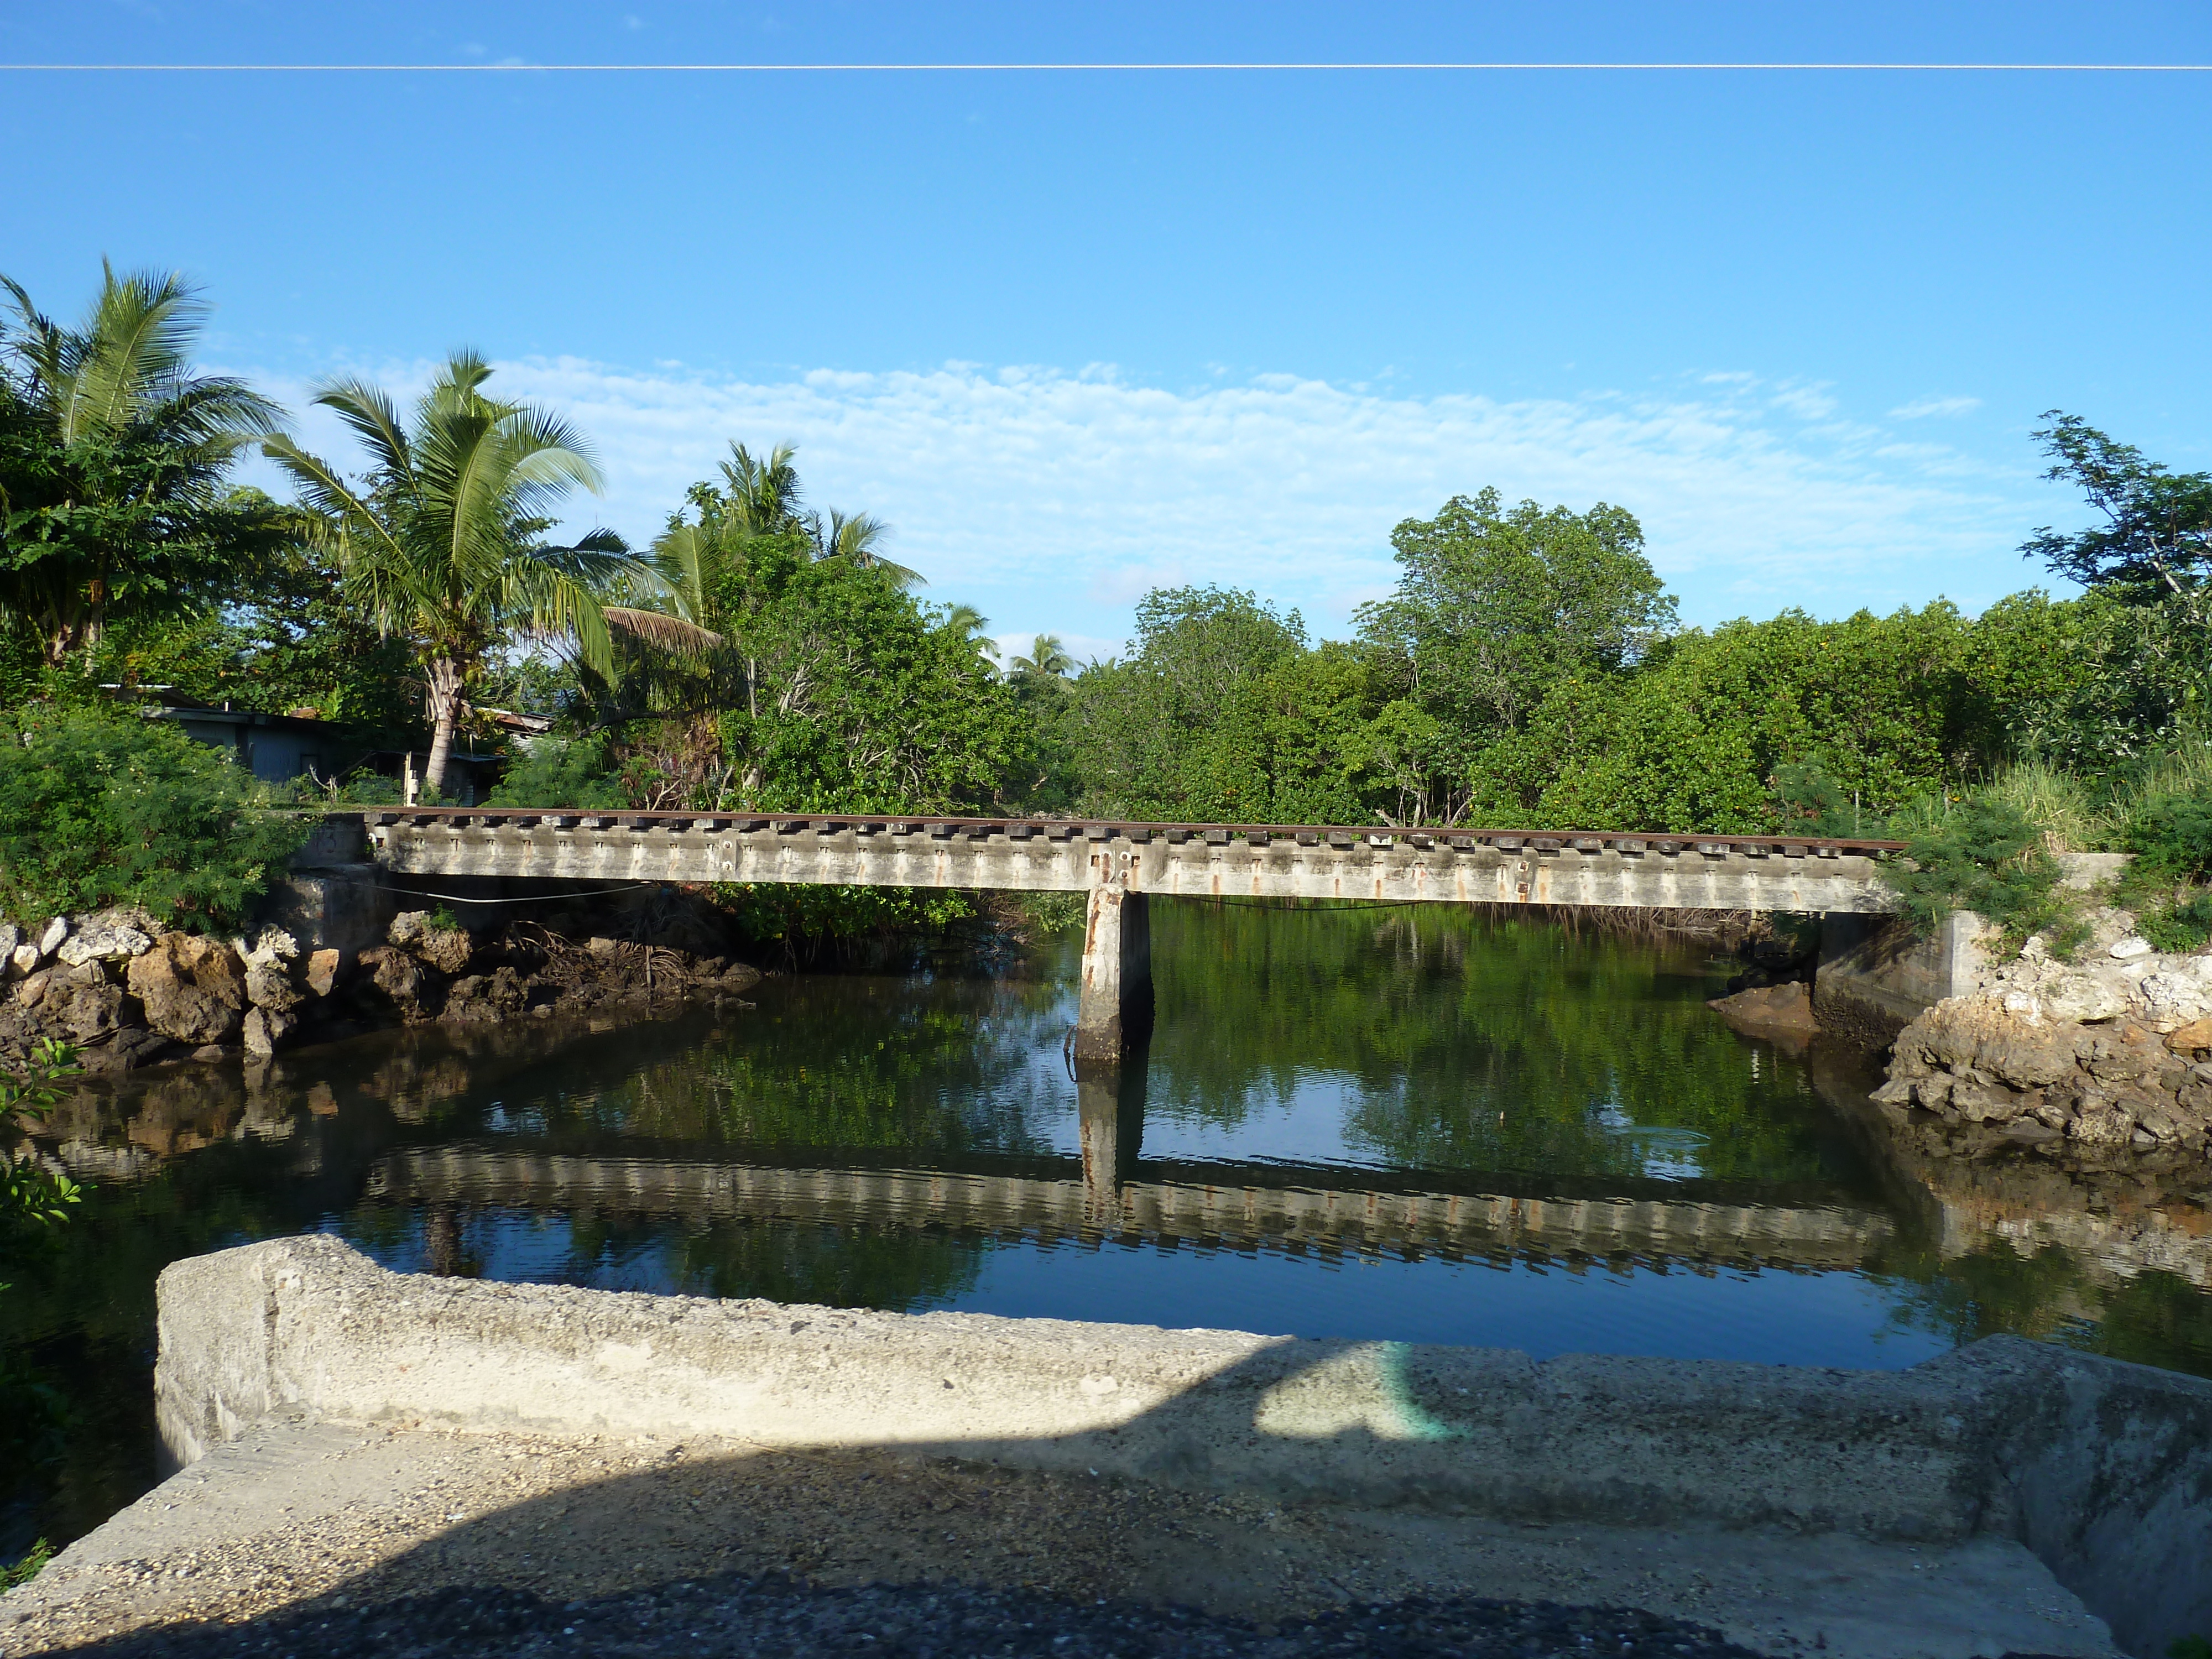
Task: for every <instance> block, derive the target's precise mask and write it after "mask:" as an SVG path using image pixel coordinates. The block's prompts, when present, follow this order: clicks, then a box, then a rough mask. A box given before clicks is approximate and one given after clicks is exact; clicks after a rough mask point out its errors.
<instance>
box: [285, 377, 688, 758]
mask: <svg viewBox="0 0 2212 1659" xmlns="http://www.w3.org/2000/svg"><path fill="white" fill-rule="evenodd" d="M490 374H491V368H490V366H489V364H487V363H485V362H483V359H481V358H480V357H477V356H476V355H475V354H474V353H472V352H466V351H463V352H457V353H455V354H454V356H453V357H452V358H451V360H449V361H448V362H447V364H446V365H445V367H444V368H443V369H442V370H441V372H440V374H439V375H438V378H437V380H435V382H434V383H433V384H432V386H431V387H430V389H429V391H428V392H426V393H424V394H423V396H422V399H421V401H420V402H419V403H418V404H416V410H415V418H414V424H413V429H412V430H411V431H410V430H409V429H408V428H407V426H406V425H404V423H403V422H401V420H400V418H399V415H398V410H397V409H396V408H395V407H394V406H393V404H392V400H391V399H390V398H388V397H386V395H385V393H384V392H382V391H380V389H378V388H377V387H375V386H370V385H368V384H367V383H366V382H363V381H360V380H341V381H337V382H333V383H332V384H331V385H329V386H325V388H324V389H323V390H322V392H320V393H319V395H318V396H317V397H316V398H315V401H316V402H317V403H319V404H322V405H323V406H325V408H328V409H331V410H335V411H336V412H337V416H338V417H339V418H340V419H341V420H342V421H343V422H345V424H346V426H347V427H348V428H350V429H351V430H352V432H353V434H354V435H355V436H356V438H358V439H359V440H360V441H361V443H362V447H364V448H365V449H366V450H367V451H368V459H369V465H368V473H367V475H366V477H365V479H364V480H363V481H362V483H361V484H360V485H359V486H358V487H356V484H355V483H352V482H350V481H349V480H348V478H347V477H345V475H344V474H343V473H342V472H340V471H338V470H337V468H336V467H334V466H332V465H331V464H330V463H328V462H327V461H324V460H321V459H318V458H316V457H315V456H313V455H310V454H308V453H307V452H306V451H305V450H303V449H301V448H300V447H299V446H298V445H296V444H295V443H294V442H292V441H291V440H289V438H283V437H276V438H272V439H270V441H268V442H267V444H266V445H264V448H265V450H266V452H267V453H268V454H269V456H270V459H273V460H275V461H276V463H277V464H278V465H280V466H282V467H283V469H284V470H285V471H286V472H288V473H289V475H290V476H291V477H292V478H293V480H294V481H295V483H297V484H298V486H299V489H300V491H301V505H302V507H303V509H304V511H305V513H306V514H307V526H308V532H307V533H308V536H309V539H310V541H311V543H312V544H313V545H314V546H316V547H317V548H318V549H319V550H323V551H325V552H326V553H328V554H329V555H330V556H331V557H332V558H334V559H335V560H336V562H337V565H338V567H339V568H340V569H341V570H342V571H343V573H344V578H345V585H346V591H347V593H348V596H349V599H352V601H353V602H354V603H355V604H356V605H360V606H361V607H362V611H364V613H365V614H367V615H368V616H370V617H374V619H375V621H376V624H377V626H378V628H379V629H380V631H381V632H383V633H384V634H385V635H387V636H392V637H398V638H401V639H404V640H406V641H408V643H409V645H410V647H412V649H413V651H414V653H415V657H416V662H417V664H418V665H420V666H421V668H422V673H423V678H424V680H425V691H426V702H427V707H428V717H429V724H430V731H431V736H430V754H429V759H428V762H427V763H426V764H425V766H424V768H423V784H424V787H426V788H427V789H428V790H430V791H433V792H435V791H437V790H439V789H441V788H442V787H444V784H445V776H446V761H447V756H448V755H449V754H450V753H451V751H452V749H453V733H454V731H455V729H456V728H457V726H459V722H460V719H461V715H462V712H463V708H464V706H465V702H466V700H467V694H468V690H469V688H470V685H471V683H472V682H473V681H474V680H475V679H476V678H477V676H478V675H480V674H481V673H482V671H483V668H484V665H485V663H486V661H487V659H488V658H489V656H490V655H491V653H493V651H494V650H495V647H499V646H500V645H501V644H502V643H503V642H505V641H507V640H509V639H510V638H512V637H513V636H514V635H518V634H526V635H532V636H536V637H541V638H551V639H556V640H562V641H573V643H574V648H575V649H576V651H577V653H578V654H579V656H580V659H581V660H582V661H583V663H584V664H585V665H586V666H588V667H590V668H592V669H594V670H597V671H599V672H601V673H605V672H607V671H610V670H611V668H612V665H613V653H612V650H611V644H610V641H609V637H608V632H607V623H606V619H605V616H604V615H603V614H602V611H601V600H600V593H601V592H602V590H604V589H605V588H606V587H607V586H610V585H611V584H612V583H614V582H616V581H617V580H621V579H623V578H625V577H628V578H631V579H636V578H638V577H640V576H641V575H642V574H644V567H643V566H642V565H641V563H639V562H637V561H636V560H634V559H632V558H631V557H630V556H629V554H628V552H627V550H625V549H624V548H623V544H622V542H621V540H620V538H617V537H616V536H615V535H614V534H613V533H612V532H607V531H594V532H592V534H590V535H588V536H586V537H585V538H582V539H581V540H580V541H579V542H578V543H576V544H574V546H570V547H555V546H549V545H548V544H546V543H545V542H544V540H543V539H542V538H543V536H544V532H545V531H546V529H547V528H548V527H549V526H550V522H551V521H550V520H549V519H548V518H546V517H544V513H545V512H546V511H547V510H548V509H550V507H553V506H554V505H555V504H556V503H557V502H558V501H560V500H561V498H562V496H564V495H566V494H567V493H568V491H569V490H570V489H575V488H579V487H580V488H583V489H589V490H592V491H593V492H597V491H598V489H599V488H600V480H599V469H598V467H597V466H596V465H594V464H593V463H592V459H591V455H590V453H589V450H588V447H587V446H586V443H585V441H584V439H583V438H582V436H581V435H580V434H578V433H577V432H576V431H575V430H574V428H571V427H570V426H569V425H568V422H565V421H562V420H561V419H559V418H558V417H557V416H553V415H550V414H549V413H547V412H545V411H544V410H538V409H533V408H532V407H530V406H528V405H526V404H511V403H504V402H501V401H499V400H497V399H495V398H488V397H486V396H485V395H484V393H483V389H482V388H483V383H484V381H485V380H487V379H489V377H490Z"/></svg>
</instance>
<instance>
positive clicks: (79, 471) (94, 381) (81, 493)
mask: <svg viewBox="0 0 2212 1659" xmlns="http://www.w3.org/2000/svg"><path fill="white" fill-rule="evenodd" d="M0 287H4V288H5V289H7V291H8V294H9V296H10V297H11V298H12V300H13V301H14V312H15V316H14V319H13V320H12V322H11V323H8V324H0V423H3V424H4V425H5V427H6V428H7V434H6V443H5V446H4V447H5V449H6V452H7V453H6V454H5V456H4V458H0V614H4V615H5V616H7V617H20V618H21V619H23V620H25V621H27V622H28V623H31V624H32V625H33V626H34V627H35V628H36V629H37V630H38V633H39V636H40V650H41V653H42V654H43V655H44V657H45V659H46V662H47V663H48V664H49V665H52V666H59V665H61V664H62V663H63V662H64V661H65V660H67V659H69V658H70V656H71V655H73V654H76V653H80V652H82V653H84V654H85V656H86V657H87V659H88V662H87V665H88V666H89V665H90V663H89V659H90V657H91V655H92V653H94V651H96V650H97V649H98V647H99V645H100V636H101V634H102V632H103V631H104V629H105V628H106V623H107V619H108V617H109V615H110V614H111V612H112V611H115V610H116V609H117V608H118V607H136V608H138V609H140V610H146V611H153V610H161V609H174V608H177V607H179V606H182V605H190V604H191V603H194V602H196V601H199V602H204V601H206V600H208V599H210V598H211V597H212V595H213V593H214V592H215V591H216V589H217V588H218V587H220V586H222V584H223V583H225V582H226V581H228V580H234V579H235V578H236V576H237V575H238V574H240V565H241V562H251V557H252V555H254V554H255V553H257V552H258V550H261V549H264V548H266V547H268V546H270V545H272V544H274V543H275V541H276V515H275V513H274V512H273V510H272V509H270V507H268V505H267V504H266V503H265V502H259V501H254V500H252V499H246V500H237V499H233V498H232V497H231V496H230V495H229V491H228V485H227V483H226V482H225V479H226V475H227V474H228V471H229V470H230V467H231V465H232V463H233V462H234V461H235V460H236V459H238V457H239V455H240V453H242V452H243V451H244V450H245V449H246V447H248V446H249V445H251V444H252V442H254V441H256V440H258V439H260V438H264V437H266V436H268V435H270V434H273V433H275V432H276V430H277V428H278V427H279V425H280V423H281V421H282V411H281V410H278V409H277V407H276V405H275V404H272V403H270V401H269V400H268V399H267V398H264V397H262V396H261V395H260V394H259V393H258V392H255V391H253V390H252V388H251V387H250V386H246V383H245V382H244V381H242V380H232V379H230V378H228V377H227V376H222V375H210V374H193V373H192V372H191V349H192V345H193V343H194V341H195V339H196V338H197V335H198V333H199V331H200V329H201V327H202V325H204V323H205V321H206V319H207V316H208V312H209V307H208V305H207V303H206V302H205V301H204V300H203V299H202V298H201V297H200V295H199V291H198V290H197V289H195V288H193V287H192V286H191V284H190V283H186V282H185V280H184V279H183V278H182V277H181V276H175V275H173V274H172V275H168V276H161V275H156V274H155V273H153V272H137V273H134V274H131V275H129V276H117V275H116V274H115V271H114V270H113V268H112V266H110V265H108V264H106V262H104V261H103V262H102V264H101V266H100V293H99V295H98V296H97V297H96V298H95V299H94V301H93V303H92V307H91V308H90V310H89V311H88V313H86V316H85V319H84V321H83V322H82V324H81V325H79V326H77V327H76V328H74V329H71V328H64V327H63V326H61V325H58V324H57V323H55V322H53V321H52V319H49V318H47V317H46V316H44V315H42V314H41V313H40V311H39V309H38V307H35V306H34V305H33V304H32V302H31V296H30V295H29V294H28V293H27V292H26V291H25V290H24V289H23V287H22V285H21V283H16V282H14V281H12V280H10V279H9V278H6V277H0Z"/></svg>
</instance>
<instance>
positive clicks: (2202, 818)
mask: <svg viewBox="0 0 2212 1659" xmlns="http://www.w3.org/2000/svg"><path fill="white" fill-rule="evenodd" d="M2125 840H2126V844H2127V849H2128V851H2130V853H2133V854H2135V855H2136V863H2135V870H2136V872H2137V873H2139V874H2141V875H2142V876H2144V877H2148V878H2154V879H2158V880H2164V881H2194V880H2197V879H2201V878H2203V876H2204V874H2205V873H2206V872H2208V871H2212V793H2205V794H2187V795H2179V794H2165V795H2152V796H2148V797H2147V798H2146V799H2143V800H2142V801H2141V802H2140V803H2138V804H2137V805H2136V809H2135V811H2133V812H2132V813H2130V815H2129V818H2128V826H2127V830H2126V835H2125Z"/></svg>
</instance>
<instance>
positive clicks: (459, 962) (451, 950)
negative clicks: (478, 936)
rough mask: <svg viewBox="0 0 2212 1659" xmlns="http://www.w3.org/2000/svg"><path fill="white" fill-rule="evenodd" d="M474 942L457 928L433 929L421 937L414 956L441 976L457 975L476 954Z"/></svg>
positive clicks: (462, 930) (463, 931)
mask: <svg viewBox="0 0 2212 1659" xmlns="http://www.w3.org/2000/svg"><path fill="white" fill-rule="evenodd" d="M476 948H477V947H476V941H475V940H474V939H471V938H470V937H469V935H468V933H466V931H465V930H464V929H462V928H459V927H439V928H433V929H432V930H431V931H430V932H428V933H425V934H423V935H422V943H421V944H419V945H416V947H415V954H416V956H418V957H422V960H423V961H425V962H427V963H429V964H430V966H432V967H433V968H435V969H437V970H438V971H439V972H440V973H441V974H459V973H460V972H461V971H462V970H463V969H466V968H467V967H468V965H469V958H470V957H472V956H474V955H475V954H476Z"/></svg>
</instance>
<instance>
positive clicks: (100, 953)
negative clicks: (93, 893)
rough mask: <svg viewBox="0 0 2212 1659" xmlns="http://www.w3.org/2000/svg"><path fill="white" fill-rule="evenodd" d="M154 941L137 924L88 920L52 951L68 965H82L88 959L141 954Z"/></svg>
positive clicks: (116, 959) (118, 958)
mask: <svg viewBox="0 0 2212 1659" xmlns="http://www.w3.org/2000/svg"><path fill="white" fill-rule="evenodd" d="M153 944H154V941H153V940H152V939H149V938H148V937H147V936H146V935H145V934H143V933H140V932H139V931H138V930H137V928H136V927H124V926H121V925H119V924H117V923H111V922H91V923H89V925H88V926H84V927H80V928H78V930H77V931H76V933H71V934H70V936H69V937H68V938H67V939H64V940H63V941H62V943H61V948H60V949H59V950H58V951H55V952H54V954H55V955H56V956H57V957H59V958H60V959H61V960H62V961H64V962H65V963H69V964H70V967H72V968H81V967H82V966H83V965H84V964H85V963H89V962H125V961H128V960H129V959H130V958H131V957H143V956H144V955H145V954H146V952H147V951H149V950H150V949H151V948H152V947H153Z"/></svg>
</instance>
